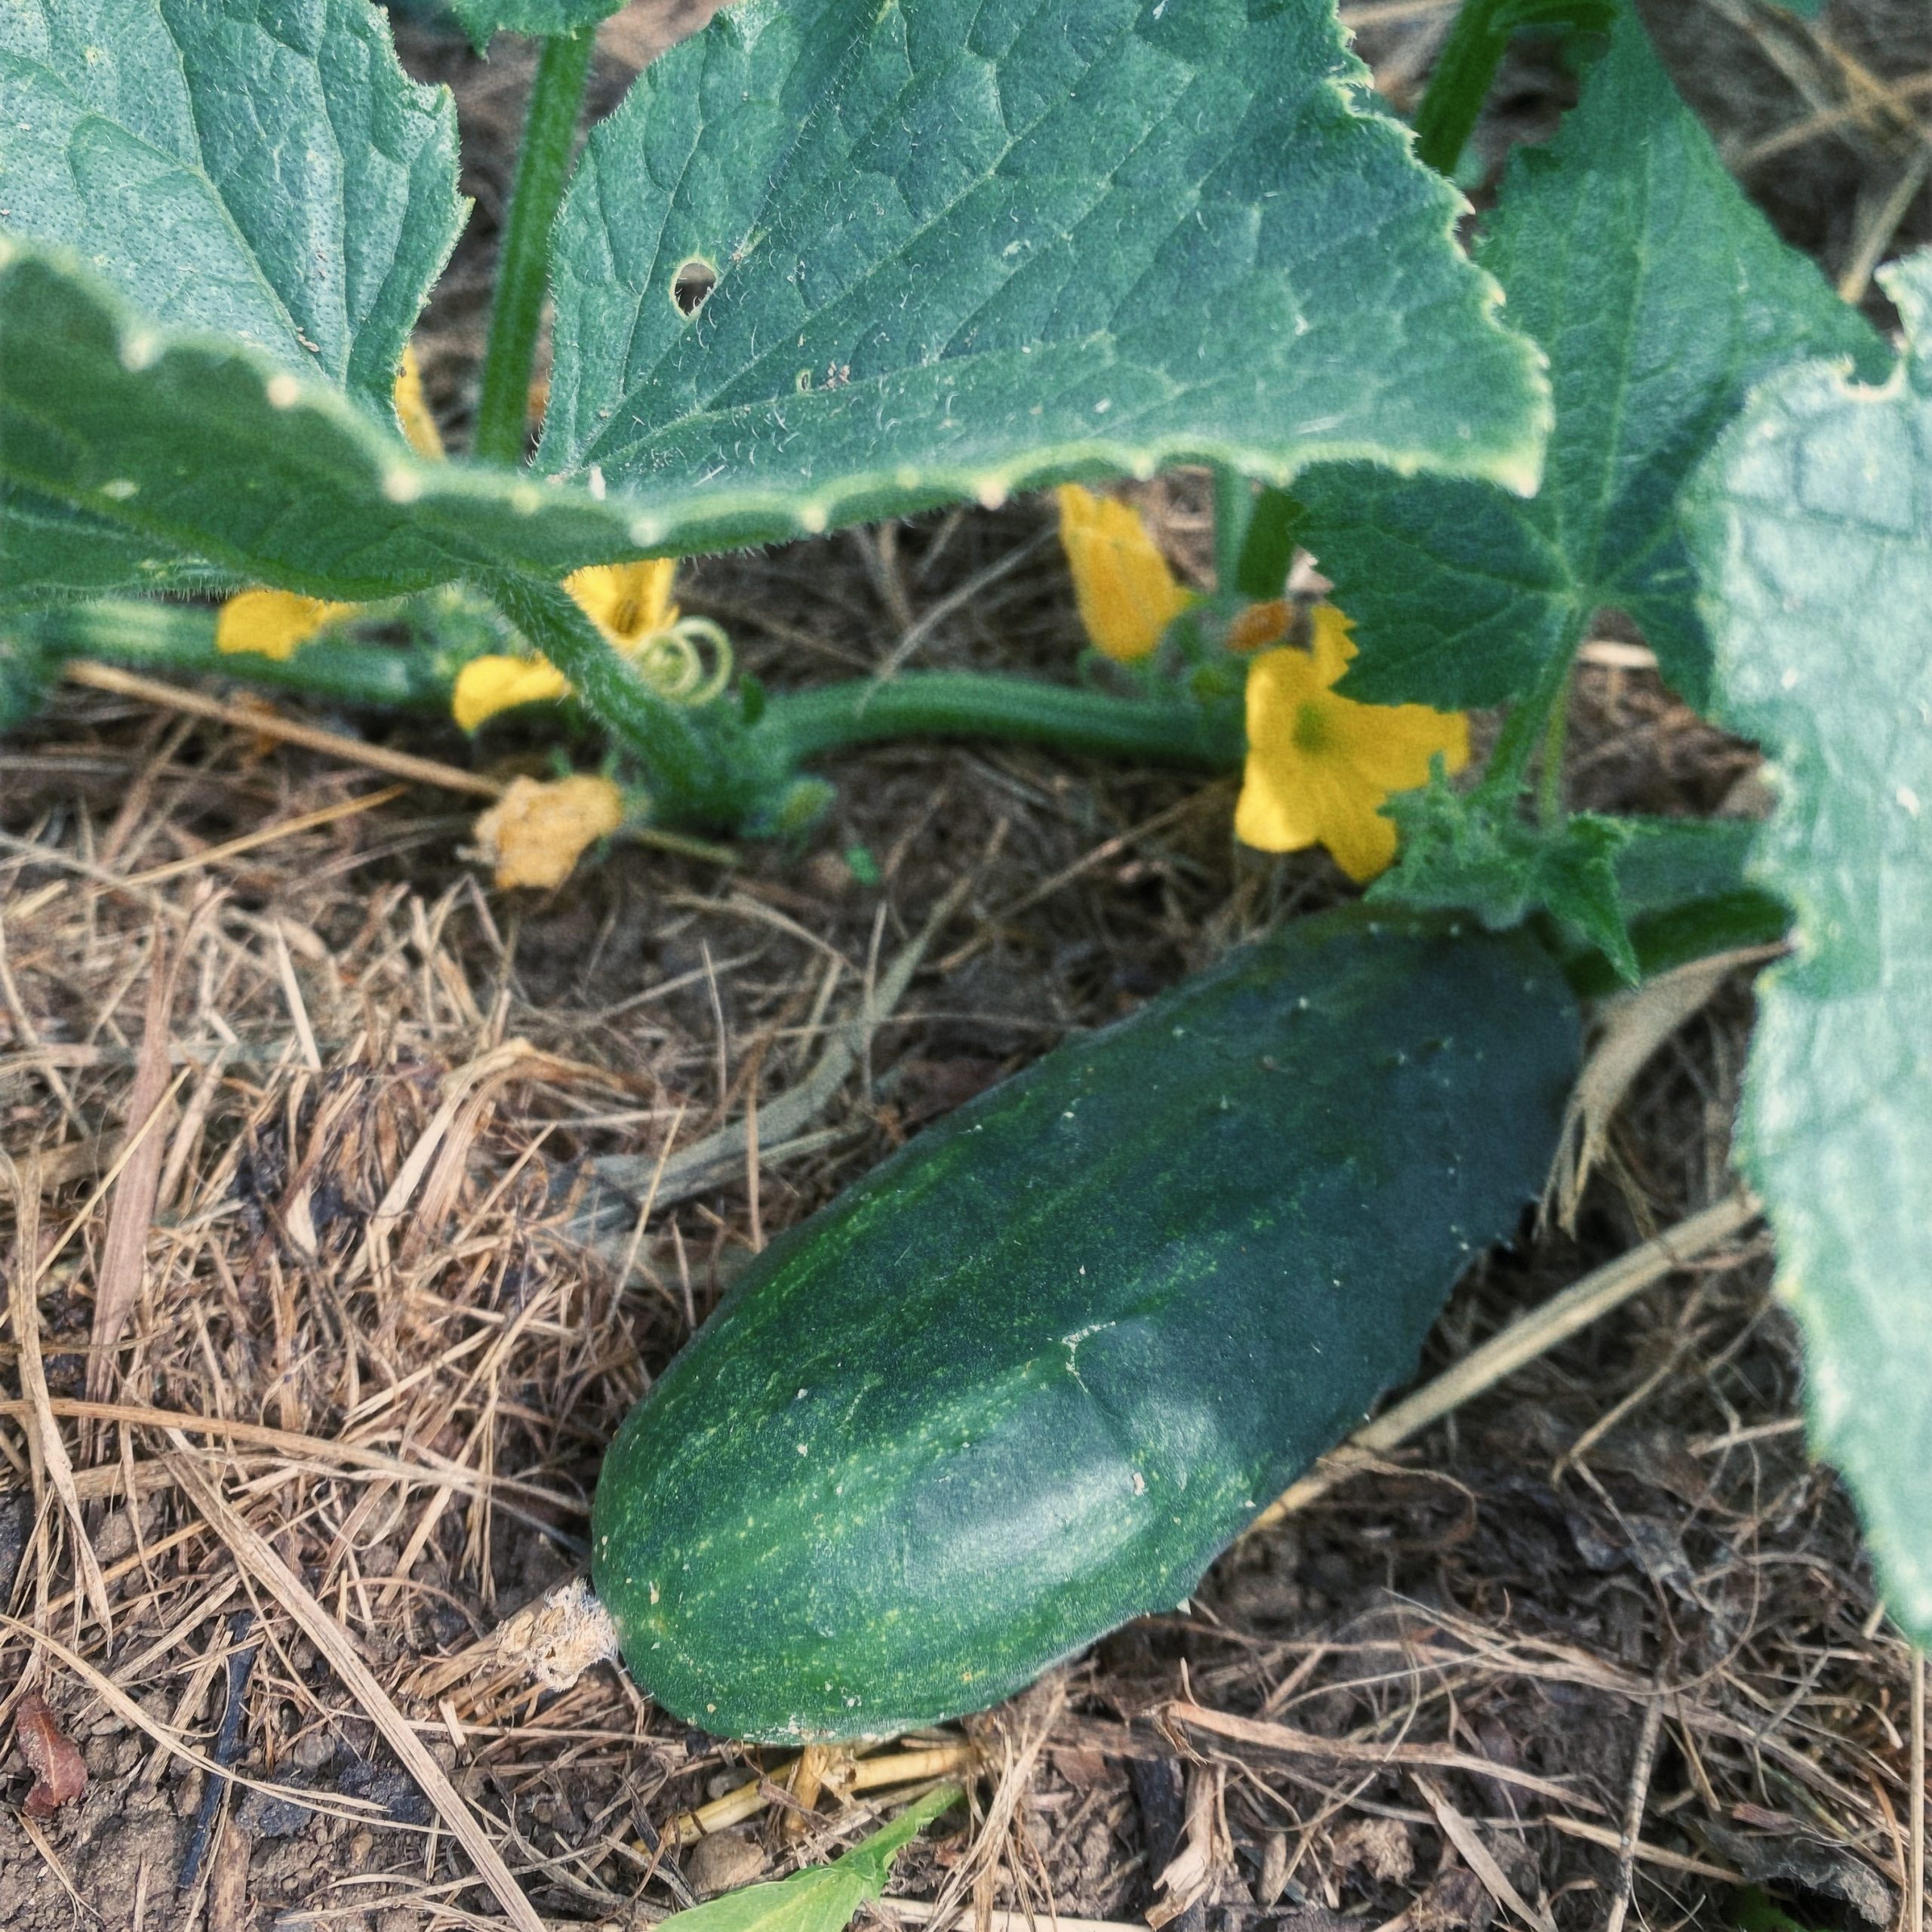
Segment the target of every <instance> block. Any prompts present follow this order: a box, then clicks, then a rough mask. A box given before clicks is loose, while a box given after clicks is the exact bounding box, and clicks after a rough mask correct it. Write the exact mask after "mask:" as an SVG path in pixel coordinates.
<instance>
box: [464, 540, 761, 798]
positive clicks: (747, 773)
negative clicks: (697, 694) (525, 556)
mask: <svg viewBox="0 0 1932 1932" xmlns="http://www.w3.org/2000/svg"><path fill="white" fill-rule="evenodd" d="M475 581H476V585H477V588H478V589H480V590H481V591H482V592H484V594H485V595H486V596H488V598H490V599H491V601H492V602H493V603H494V604H495V605H496V607H497V609H498V610H499V611H501V612H502V613H503V615H504V616H505V617H507V618H509V620H510V622H511V623H513V624H514V625H515V626H516V627H517V629H518V630H520V631H521V632H522V633H523V634H524V635H525V637H526V638H528V639H529V640H530V641H531V644H533V645H535V646H536V648H537V650H539V651H541V652H542V653H543V655H544V656H545V657H547V658H548V659H549V660H550V662H551V663H552V664H554V665H555V666H556V667H557V669H558V670H559V671H561V672H563V674H564V675H565V677H566V678H568V679H569V680H570V681H571V685H572V687H573V688H574V690H575V691H576V694H577V697H578V698H579V700H580V701H581V702H582V703H583V706H584V708H585V709H586V710H587V711H589V712H590V714H591V715H592V717H594V718H596V719H597V720H598V721H599V722H600V723H601V724H603V725H604V726H605V728H607V729H608V730H609V731H611V732H613V733H614V734H616V736H617V737H620V738H621V739H622V740H623V741H624V743H626V744H627V745H628V746H629V747H630V748H631V749H632V751H634V752H636V753H637V755H638V757H640V758H642V759H643V761H644V762H645V766H646V768H647V769H648V771H649V774H650V776H651V779H652V780H653V781H654V783H656V784H657V786H660V788H661V795H660V804H661V805H662V806H663V808H664V810H665V812H666V815H667V816H668V817H670V818H671V819H672V820H675V821H679V822H689V823H705V824H711V825H724V826H736V825H737V823H739V821H740V819H742V818H743V816H744V815H745V814H746V811H747V809H748V808H749V806H750V805H751V804H752V801H754V800H755V798H758V796H759V795H761V792H763V791H764V789H767V787H766V784H765V783H764V782H761V781H768V780H769V779H770V777H771V773H770V772H769V771H767V770H764V769H762V768H761V766H760V761H759V760H758V758H757V757H756V755H755V752H753V751H752V748H751V747H750V746H748V745H747V743H746V736H747V734H746V733H745V732H744V731H743V729H742V728H740V726H739V724H738V722H737V709H736V707H735V706H731V705H729V704H725V703H718V704H712V705H706V706H701V707H698V708H695V709H694V708H693V707H691V706H686V705H679V704H674V703H672V702H671V701H670V700H669V699H667V698H664V697H660V695H659V694H657V692H656V691H653V690H652V689H651V687H650V686H649V685H648V684H646V683H645V681H644V680H643V679H642V678H640V677H639V676H638V675H637V673H636V672H635V670H634V669H632V667H631V666H630V665H629V663H627V662H626V660H624V658H623V657H621V656H620V655H619V654H618V653H617V651H616V650H615V649H614V648H612V646H611V645H610V644H609V643H608V641H606V640H605V637H604V635H603V633H602V632H601V631H599V630H598V628H597V626H595V624H593V623H592V622H591V621H590V620H589V617H586V615H585V614H584V613H583V608H582V607H581V606H580V605H579V604H578V603H577V601H576V599H575V598H573V597H572V596H571V595H570V593H569V592H568V591H566V590H565V589H563V588H562V586H561V585H558V584H554V583H545V582H544V581H543V579H542V578H540V577H529V576H526V575H525V574H524V573H523V572H522V571H479V572H478V574H477V576H476V580H475Z"/></svg>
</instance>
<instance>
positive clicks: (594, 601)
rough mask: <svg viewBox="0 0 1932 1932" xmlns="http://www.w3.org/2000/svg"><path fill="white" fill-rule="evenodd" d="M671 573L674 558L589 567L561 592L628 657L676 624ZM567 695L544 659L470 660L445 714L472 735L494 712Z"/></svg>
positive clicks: (562, 681)
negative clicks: (451, 716)
mask: <svg viewBox="0 0 1932 1932" xmlns="http://www.w3.org/2000/svg"><path fill="white" fill-rule="evenodd" d="M677 570H678V565H677V559H676V558H674V557H657V558H652V559H651V561H650V562H648V563H642V564H592V565H590V566H589V568H587V569H585V570H580V571H574V572H573V573H572V574H571V575H570V576H568V577H565V580H564V588H565V589H566V590H568V592H570V594H571V596H573V597H574V598H576V599H577V603H578V605H580V607H581V608H582V609H583V614H584V615H585V616H586V617H588V618H589V620H590V621H591V622H592V623H593V624H595V626H597V628H598V629H599V630H600V631H601V632H603V633H604V635H605V637H606V638H608V639H609V640H610V641H611V644H612V645H614V646H615V647H616V648H617V650H618V651H621V652H622V653H623V654H624V656H626V657H635V656H636V654H638V651H641V650H642V649H643V648H644V647H645V645H648V644H649V643H650V642H651V640H652V639H653V638H658V637H662V636H663V635H665V634H666V632H669V630H670V629H671V628H672V626H673V625H675V623H677V621H678V607H677V606H676V605H675V604H673V603H672V601H671V580H672V578H673V577H675V575H676V574H677ZM570 691H571V688H570V682H569V680H568V678H565V675H564V674H563V673H562V672H561V671H559V670H558V669H557V668H556V666H555V665H553V664H552V663H551V662H550V660H549V659H548V658H547V657H534V656H532V657H472V659H471V660H469V663H467V664H466V665H464V666H463V669H461V670H460V671H459V672H457V678H456V689H455V691H454V692H453V693H452V694H451V700H450V710H451V714H452V715H454V718H455V719H456V721H457V724H460V725H461V726H462V728H463V730H464V731H475V729H476V728H477V726H478V725H479V724H481V723H482V722H483V721H484V719H485V718H494V716H495V715H496V714H497V712H500V711H509V710H510V709H513V708H514V707H515V706H518V705H519V704H540V703H543V702H544V701H545V700H547V699H552V698H560V697H569V695H570Z"/></svg>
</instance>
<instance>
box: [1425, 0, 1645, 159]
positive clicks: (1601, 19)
mask: <svg viewBox="0 0 1932 1932" xmlns="http://www.w3.org/2000/svg"><path fill="white" fill-rule="evenodd" d="M1615 11H1616V9H1615V4H1614V0H1463V5H1462V7H1461V8H1460V10H1459V11H1458V12H1457V15H1456V18H1455V21H1454V24H1453V25H1452V26H1451V27H1450V29H1449V36H1448V38H1447V39H1446V40H1445V41H1444V42H1443V43H1442V51H1441V53H1440V54H1438V55H1437V56H1436V57H1435V69H1434V71H1433V72H1432V73H1431V74H1430V75H1429V85H1428V87H1427V88H1426V90H1425V91H1424V92H1423V97H1422V100H1421V103H1420V105H1419V106H1417V109H1416V118H1415V129H1416V158H1417V159H1418V160H1419V161H1423V162H1426V163H1427V164H1428V165H1429V166H1430V167H1431V168H1434V169H1435V171H1437V172H1438V174H1454V173H1455V171H1456V164H1457V162H1459V161H1460V160H1461V159H1462V158H1463V149H1464V148H1465V147H1466V146H1468V144H1469V137H1470V135H1472V134H1474V133H1475V125H1476V122H1477V120H1478V118H1479V117H1480V116H1481V113H1482V104H1483V103H1484V100H1487V98H1488V97H1489V89H1490V84H1491V82H1493V81H1494V79H1495V78H1496V70H1497V68H1498V67H1499V66H1500V65H1501V64H1502V61H1503V55H1504V54H1505V53H1506V51H1508V49H1509V37H1510V35H1512V34H1513V33H1515V32H1516V31H1517V30H1518V29H1519V28H1523V27H1550V28H1578V27H1583V28H1591V29H1596V30H1598V31H1601V30H1604V29H1607V27H1608V26H1609V25H1610V23H1611V19H1612V17H1613V16H1614V13H1615Z"/></svg>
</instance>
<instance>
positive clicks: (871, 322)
mask: <svg viewBox="0 0 1932 1932" xmlns="http://www.w3.org/2000/svg"><path fill="white" fill-rule="evenodd" d="M1456 208H1457V198H1456V197H1455V195H1454V193H1453V192H1452V191H1451V189H1449V187H1448V186H1447V185H1446V184H1445V183H1443V182H1441V180H1438V178H1436V177H1434V176H1433V175H1432V174H1430V173H1429V171H1426V170H1424V169H1423V168H1420V166H1419V165H1417V163H1416V162H1415V161H1414V159H1413V158H1412V157H1411V155H1410V153H1409V152H1408V148H1407V137H1406V136H1405V135H1404V134H1403V132H1402V131H1401V129H1400V128H1398V127H1397V126H1396V125H1395V124H1394V123H1393V122H1390V121H1389V120H1388V119H1387V118H1385V117H1383V115H1380V114H1378V113H1377V112H1374V110H1373V109H1372V108H1371V106H1370V105H1369V103H1368V101H1367V96H1366V75H1365V70H1364V69H1362V68H1361V66H1360V65H1359V64H1358V63H1356V62H1355V60H1353V59H1352V57H1349V55H1348V54H1346V52H1345V51H1344V49H1343V42H1342V38H1341V34H1340V29H1339V28H1338V27H1337V23H1336V20H1335V17H1334V10H1333V8H1332V7H1331V6H1330V5H1327V4H1326V0H1272V3H1271V4H1262V0H1255V4H1252V5H1251V4H1248V0H990V3H989V0H885V4H884V5H880V4H878V0H744V4H743V5H739V6H737V7H734V8H730V9H729V10H728V11H725V12H724V13H722V14H720V15H718V17H717V18H716V19H715V20H713V21H712V24H711V26H709V28H708V29H706V32H703V34H701V35H697V37H696V38H694V39H692V40H691V41H688V42H686V43H685V45H682V46H681V47H679V48H676V49H675V50H673V51H672V52H671V53H669V54H667V55H666V56H665V57H664V58H663V59H662V60H659V61H657V62H656V63H654V64H653V65H652V66H651V67H649V68H648V69H646V70H645V72H644V74H643V75H641V77H640V78H639V80H638V83H637V85H635V87H634V88H632V92H631V94H630V96H629V98H628V99H627V100H626V101H625V103H623V106H621V107H620V108H619V109H618V110H617V112H616V113H614V115H611V118H609V119H608V121H606V122H605V123H604V124H603V125H602V126H601V127H600V128H598V129H597V130H596V131H595V133H593V134H592V136H591V138H590V140H589V144H588V146H587V147H586V151H585V153H584V155H583V161H582V163H581V165H580V168H579V170H578V172H577V178H576V180H575V181H574V184H573V186H572V188H571V193H570V195H569V198H568V202H566V204H565V208H564V211H563V213H562V214H561V217H560V219H559V221H558V228H557V230H556V233H555V238H554V243H553V260H552V285H553V290H554V293H555V300H556V331H555V366H554V370H553V373H552V379H551V386H550V406H549V420H548V422H547V424H546V431H545V435H544V441H543V450H542V452H541V454H540V459H539V460H540V463H541V465H542V466H543V467H545V468H546V469H549V470H552V471H553V472H566V473H572V474H578V475H583V474H588V473H589V472H591V470H592V469H593V467H594V468H595V471H596V472H597V473H598V474H599V475H601V476H602V477H603V478H605V480H606V481H608V484H609V485H611V487H612V488H619V487H621V488H624V489H625V490H626V491H629V492H632V493H633V494H634V495H635V497H637V498H638V500H640V501H641V503H643V504H644V505H646V506H648V507H649V510H650V513H651V514H654V515H660V516H662V517H663V518H664V519H665V521H666V526H667V528H668V527H669V523H670V521H671V520H672V518H673V517H674V516H675V515H677V514H678V513H679V509H680V506H683V505H685V504H688V503H692V502H697V503H704V502H706V501H709V500H718V501H720V502H722V501H724V500H731V499H734V498H740V497H746V496H747V495H750V494H754V493H758V494H763V495H764V496H765V497H775V498H777V500H780V501H782V502H783V503H785V504H786V506H787V509H788V510H789V515H787V516H786V518H784V519H783V521H777V522H767V523H765V524H763V525H751V524H749V523H748V524H747V525H746V529H745V533H744V534H746V536H768V535H777V534H783V532H784V531H787V530H789V531H797V530H798V529H801V528H803V529H819V528H824V527H825V526H826V525H827V524H829V523H830V522H833V521H845V520H851V519H852V518H857V517H861V516H863V515H868V514H872V513H876V512H881V511H884V510H888V509H896V508H900V507H905V506H910V505H912V504H915V503H921V502H935V501H939V500H943V499H946V498H950V497H960V496H962V495H977V496H979V497H981V498H982V499H983V500H987V501H994V500H998V498H999V497H1001V496H1003V495H1004V494H1006V493H1007V492H1008V491H1012V490H1014V489H1017V488H1020V487H1022V486H1024V485H1032V484H1037V483H1041V482H1045V481H1051V480H1054V479H1055V478H1063V477H1066V476H1068V475H1097V474H1100V473H1102V472H1106V471H1109V470H1112V471H1121V470H1125V471H1129V472H1134V473H1137V474H1141V475H1146V474H1149V473H1151V472H1152V470H1153V469H1155V467H1156V466H1158V465H1159V464H1161V463H1165V462H1168V461H1172V460H1179V459H1182V458H1188V457H1195V458H1211V459H1214V460H1221V461H1226V462H1228V463H1232V464H1235V465H1237V466H1240V467H1241V468H1244V469H1247V471H1249V472H1251V473H1252V474H1254V475H1257V476H1262V477H1265V478H1270V479H1272V480H1274V481H1285V480H1286V479H1287V478H1289V477H1290V476H1291V475H1293V474H1294V472H1296V471H1297V469H1300V467H1301V466H1303V465H1304V464H1306V463H1309V462H1310V461H1312V460H1315V459H1316V458H1318V457H1344V456H1356V457H1364V458H1368V459H1371V460H1376V461H1379V462H1383V463H1389V464H1390V465H1392V466H1394V467H1395V468H1397V469H1401V470H1403V471H1407V472H1413V471H1414V470H1416V469H1421V468H1429V469H1440V470H1443V471H1445V472H1452V473H1456V474H1460V475H1480V476H1485V477H1489V478H1494V479H1497V481H1501V482H1503V483H1506V484H1508V485H1511V486H1512V487H1515V488H1527V487H1529V486H1530V485H1531V484H1532V483H1533V482H1534V478H1535V475H1536V473H1537V458H1538V455H1539V452H1540V442H1541V432H1542V429H1543V415H1544V401H1543V395H1542V393H1541V391H1540V383H1539V379H1538V377H1537V373H1536V371H1535V368H1534V358H1533V355H1532V352H1531V350H1530V349H1529V348H1528V347H1527V345H1526V344H1524V343H1523V342H1522V341H1521V339H1520V338H1519V337H1515V336H1513V335H1512V334H1509V333H1508V332H1506V331H1505V330H1504V329H1503V328H1501V327H1500V325H1498V323H1497V320H1496V318H1495V316H1494V313H1493V311H1492V304H1493V297H1494V288H1493V285H1491V284H1490V283H1489V282H1488V281H1487V280H1486V278H1484V277H1483V276H1482V275H1480V274H1478V272H1475V270H1473V269H1472V268H1471V267H1470V266H1469V263H1467V262H1466V260H1463V258H1462V257H1460V255H1459V254H1457V251H1456V250H1455V249H1454V247H1453V246H1452V245H1451V241H1450V238H1449V231H1450V227H1451V222H1452V220H1453V218H1454V214H1455V211H1456ZM706 277H715V285H714V286H712V287H711V288H709V293H708V294H706V295H705V296H704V299H703V300H702V303H701V304H697V306H695V307H694V303H696V301H697V297H698V295H699V294H700V292H701V291H703V287H704V282H705V278H706ZM688 311H691V312H688Z"/></svg>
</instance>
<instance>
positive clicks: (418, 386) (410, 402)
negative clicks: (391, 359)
mask: <svg viewBox="0 0 1932 1932" xmlns="http://www.w3.org/2000/svg"><path fill="white" fill-rule="evenodd" d="M395 416H396V420H397V421H398V423H401V425H402V435H403V440H404V441H405V442H407V443H408V445H409V447H410V448H411V449H413V450H414V451H415V452H416V454H417V455H418V456H420V457H428V458H429V460H430V461H431V462H432V463H435V462H440V461H441V459H442V455H443V436H442V432H441V430H440V429H438V428H437V427H436V419H435V417H433V416H432V415H431V414H429V403H428V401H427V400H426V398H424V396H423V369H422V365H420V363H419V362H418V361H417V359H416V345H415V343H413V342H410V343H404V345H403V349H402V367H401V368H399V369H398V370H397V371H396V372H395Z"/></svg>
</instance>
